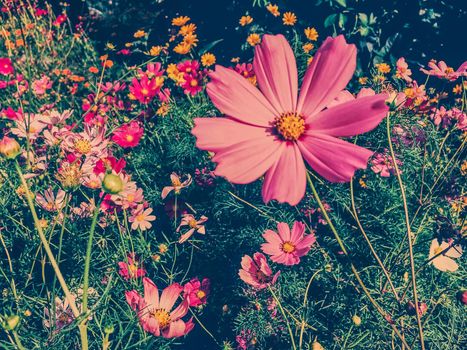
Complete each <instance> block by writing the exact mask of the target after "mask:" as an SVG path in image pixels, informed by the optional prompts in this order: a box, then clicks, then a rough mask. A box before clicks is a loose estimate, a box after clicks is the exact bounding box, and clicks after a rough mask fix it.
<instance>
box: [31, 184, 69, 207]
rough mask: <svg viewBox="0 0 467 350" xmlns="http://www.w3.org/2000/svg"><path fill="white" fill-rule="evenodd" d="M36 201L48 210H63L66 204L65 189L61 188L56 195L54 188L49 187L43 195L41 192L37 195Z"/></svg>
mask: <svg viewBox="0 0 467 350" xmlns="http://www.w3.org/2000/svg"><path fill="white" fill-rule="evenodd" d="M36 203H37V204H39V205H40V206H41V208H42V209H44V210H47V211H51V212H53V211H58V210H61V209H63V206H64V205H65V191H63V190H61V189H59V190H58V191H57V194H56V195H55V194H54V192H53V190H52V188H50V187H49V188H48V189H47V190H46V191H45V192H44V194H43V195H42V194H40V193H38V194H37V195H36Z"/></svg>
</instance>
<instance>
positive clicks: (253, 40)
mask: <svg viewBox="0 0 467 350" xmlns="http://www.w3.org/2000/svg"><path fill="white" fill-rule="evenodd" d="M246 41H247V42H248V44H250V45H251V46H256V45H258V44H259V43H260V42H261V37H260V36H259V34H256V33H252V34H250V35H248V38H247V39H246Z"/></svg>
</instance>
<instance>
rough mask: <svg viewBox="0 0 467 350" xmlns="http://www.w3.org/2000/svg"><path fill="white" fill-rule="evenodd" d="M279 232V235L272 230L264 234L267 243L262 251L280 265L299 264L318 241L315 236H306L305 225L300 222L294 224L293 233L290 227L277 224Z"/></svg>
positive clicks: (263, 245) (284, 224) (281, 223)
mask: <svg viewBox="0 0 467 350" xmlns="http://www.w3.org/2000/svg"><path fill="white" fill-rule="evenodd" d="M277 231H278V233H276V232H274V231H272V230H266V231H265V232H264V234H263V237H264V239H265V240H266V243H263V244H262V245H261V250H262V251H263V252H264V253H265V254H268V255H270V257H271V260H272V261H274V262H276V263H278V264H284V265H296V264H298V263H299V262H300V257H302V256H304V255H306V254H307V253H308V251H309V250H310V249H311V246H312V245H313V243H315V241H316V238H315V235H314V234H309V235H307V236H305V225H304V224H303V223H301V222H298V221H296V222H295V223H294V225H293V228H292V231H290V227H289V225H287V224H286V223H285V222H280V223H278V224H277Z"/></svg>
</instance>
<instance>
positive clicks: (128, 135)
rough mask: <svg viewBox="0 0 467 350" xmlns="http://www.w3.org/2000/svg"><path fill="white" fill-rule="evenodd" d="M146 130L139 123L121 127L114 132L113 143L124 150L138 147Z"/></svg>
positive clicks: (133, 122)
mask: <svg viewBox="0 0 467 350" xmlns="http://www.w3.org/2000/svg"><path fill="white" fill-rule="evenodd" d="M143 133H144V129H143V128H142V127H141V125H140V124H139V123H138V122H135V121H132V122H130V123H129V124H125V125H122V126H120V127H119V128H118V129H117V130H115V131H114V132H113V135H112V141H113V142H115V143H116V144H117V145H119V146H120V147H123V148H130V147H136V146H138V144H139V141H140V140H141V137H142V136H143Z"/></svg>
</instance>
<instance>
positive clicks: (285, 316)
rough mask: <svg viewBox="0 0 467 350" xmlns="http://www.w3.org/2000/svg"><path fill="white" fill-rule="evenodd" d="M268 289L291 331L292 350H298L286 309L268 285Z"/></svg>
mask: <svg viewBox="0 0 467 350" xmlns="http://www.w3.org/2000/svg"><path fill="white" fill-rule="evenodd" d="M268 289H269V291H270V292H271V295H272V297H273V298H274V300H275V302H276V303H277V306H279V309H280V310H281V313H282V317H284V321H285V323H286V325H287V329H288V331H289V335H290V340H291V341H292V348H293V349H294V350H297V346H296V345H295V339H294V336H293V332H292V328H290V324H289V320H288V318H287V315H286V314H285V311H284V308H283V307H282V304H281V302H280V300H279V299H278V298H277V296H276V293H274V291H273V290H272V288H271V286H269V285H268Z"/></svg>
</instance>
